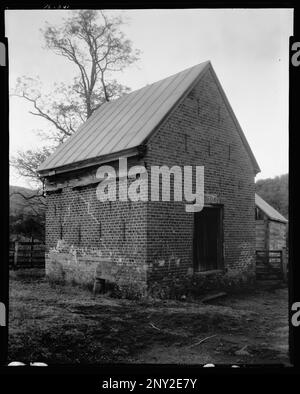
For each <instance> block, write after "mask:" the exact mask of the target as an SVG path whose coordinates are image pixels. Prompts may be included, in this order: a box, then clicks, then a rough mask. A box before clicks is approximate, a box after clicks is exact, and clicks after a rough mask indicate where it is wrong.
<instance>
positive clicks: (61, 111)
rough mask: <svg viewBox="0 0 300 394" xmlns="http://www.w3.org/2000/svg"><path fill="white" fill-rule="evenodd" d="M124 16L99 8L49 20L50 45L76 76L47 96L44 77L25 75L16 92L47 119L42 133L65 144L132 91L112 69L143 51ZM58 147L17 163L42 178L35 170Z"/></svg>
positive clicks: (25, 156) (21, 169)
mask: <svg viewBox="0 0 300 394" xmlns="http://www.w3.org/2000/svg"><path fill="white" fill-rule="evenodd" d="M123 24H124V22H123V20H122V19H121V18H120V17H108V16H107V15H106V14H105V13H104V12H101V11H96V10H80V11H73V12H72V13H71V16H70V17H68V18H67V19H65V20H64V22H63V24H62V25H61V26H53V25H49V24H48V25H47V26H46V28H45V29H44V30H42V32H43V36H44V39H45V43H46V48H48V49H49V50H51V51H53V52H55V53H56V54H57V55H59V56H63V57H65V58H66V59H67V60H68V61H70V62H71V63H72V64H73V66H75V69H76V70H77V75H76V76H75V78H74V80H73V82H72V83H71V84H69V85H67V84H64V83H61V84H56V86H55V90H54V91H53V92H52V93H51V94H48V95H43V94H42V93H41V92H42V84H41V81H40V80H39V79H38V78H36V79H34V78H30V77H22V78H19V79H18V80H17V84H16V87H15V90H14V92H13V95H15V96H18V97H22V98H23V99H25V100H27V101H29V102H30V103H32V107H33V109H32V111H30V113H31V114H32V115H34V116H37V117H41V118H43V119H45V120H46V121H48V124H49V129H47V130H46V131H43V132H42V133H41V135H42V136H43V138H45V139H47V140H48V142H49V141H52V142H54V144H56V145H57V144H60V143H62V142H64V141H65V139H66V138H67V137H69V136H70V135H72V134H73V133H74V132H75V130H76V129H77V128H78V127H79V125H80V124H81V123H82V122H84V121H85V120H86V119H88V118H89V117H90V116H91V115H92V114H93V113H94V111H95V110H96V109H98V108H99V107H100V106H101V105H102V104H103V103H105V102H107V101H110V100H112V99H116V98H118V97H120V96H122V95H123V94H124V93H127V92H128V91H129V88H128V87H126V86H123V85H121V84H120V83H118V82H117V81H116V80H115V79H114V78H113V74H114V73H115V72H118V71H122V70H124V68H126V67H127V66H129V65H130V64H132V63H134V62H135V61H136V60H137V59H138V56H139V51H138V50H134V49H133V47H132V43H131V41H130V40H128V39H127V38H126V37H125V35H124V33H123V32H122V30H121V28H122V25H123ZM52 151H53V147H52V148H51V147H45V148H43V149H41V150H38V151H33V150H29V151H26V152H19V153H18V155H17V156H16V157H14V158H13V159H12V165H13V166H14V167H15V168H16V169H17V171H18V172H19V174H20V175H21V176H25V177H27V178H31V179H38V178H37V175H36V169H37V167H38V166H39V164H40V163H41V162H42V161H44V160H45V159H46V157H47V156H49V154H50V153H51V152H52Z"/></svg>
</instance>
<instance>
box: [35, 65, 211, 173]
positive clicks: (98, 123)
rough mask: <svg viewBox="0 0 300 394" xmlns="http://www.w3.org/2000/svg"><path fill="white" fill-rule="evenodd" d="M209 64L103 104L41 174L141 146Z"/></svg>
mask: <svg viewBox="0 0 300 394" xmlns="http://www.w3.org/2000/svg"><path fill="white" fill-rule="evenodd" d="M208 64H209V62H204V63H201V64H199V65H197V66H194V67H192V68H189V69H187V70H184V71H182V72H180V73H178V74H175V75H172V76H170V77H168V78H165V79H163V80H161V81H158V82H155V83H153V84H151V85H148V86H145V87H143V88H141V89H139V90H136V91H134V92H132V93H129V94H127V95H125V96H123V97H121V98H119V99H117V100H114V101H110V102H107V103H105V104H103V105H102V106H101V107H100V108H99V109H98V110H97V111H95V112H94V114H93V115H92V116H91V117H90V118H89V119H88V120H87V121H86V122H85V123H84V124H83V125H81V126H80V127H79V129H78V130H77V132H75V133H74V134H73V135H72V136H71V137H70V138H68V140H67V141H66V142H64V143H63V144H62V145H60V146H59V147H58V148H57V150H56V151H55V152H54V153H53V154H52V155H51V156H50V157H49V158H48V159H47V160H46V161H45V162H44V163H43V164H42V165H41V166H40V167H39V169H38V170H39V171H43V170H47V169H49V170H50V169H54V168H57V167H60V166H65V165H68V164H72V163H76V162H78V161H83V160H87V159H91V158H95V157H100V156H103V155H107V154H110V153H114V152H119V151H122V150H124V149H128V148H132V147H136V146H139V145H140V144H141V143H143V141H144V140H145V138H146V137H147V136H148V135H149V134H150V133H151V131H152V130H153V129H154V128H155V126H157V124H158V123H159V122H160V121H161V119H162V118H163V117H164V115H165V114H166V113H167V112H168V111H169V110H170V109H171V108H172V107H173V106H174V104H175V103H176V102H177V101H178V100H179V99H180V97H181V96H182V95H183V94H184V92H185V91H186V89H187V88H188V87H189V86H190V85H191V84H192V83H193V81H194V80H195V79H196V78H197V76H199V75H200V74H201V72H202V71H203V70H204V69H205V67H206V66H207V65H208Z"/></svg>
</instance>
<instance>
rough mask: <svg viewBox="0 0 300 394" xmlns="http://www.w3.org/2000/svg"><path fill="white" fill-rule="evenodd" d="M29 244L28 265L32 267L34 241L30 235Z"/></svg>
mask: <svg viewBox="0 0 300 394" xmlns="http://www.w3.org/2000/svg"><path fill="white" fill-rule="evenodd" d="M30 241H31V244H30V267H31V268H32V267H33V247H34V245H33V242H34V240H33V237H31V240H30Z"/></svg>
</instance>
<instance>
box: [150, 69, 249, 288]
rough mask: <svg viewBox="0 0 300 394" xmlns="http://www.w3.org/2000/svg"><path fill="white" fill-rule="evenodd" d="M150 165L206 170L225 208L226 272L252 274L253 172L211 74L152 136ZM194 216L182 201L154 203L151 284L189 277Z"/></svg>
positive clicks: (208, 181)
mask: <svg viewBox="0 0 300 394" xmlns="http://www.w3.org/2000/svg"><path fill="white" fill-rule="evenodd" d="M185 136H186V137H185ZM145 161H146V163H147V166H148V167H150V166H151V165H168V166H169V167H172V166H173V165H179V166H184V165H193V166H196V165H198V166H204V177H205V190H204V191H205V193H208V194H217V195H218V197H219V198H220V200H221V203H222V204H224V255H225V261H224V263H225V268H226V269H227V270H228V274H229V275H231V276H235V275H239V274H246V275H248V273H249V272H250V273H251V274H253V273H254V250H255V218H254V206H255V202H254V170H253V166H252V163H251V160H250V157H249V155H248V153H247V151H246V149H245V147H244V145H243V143H242V140H241V137H240V136H239V134H238V131H237V127H236V125H235V123H234V121H233V119H232V116H231V114H230V112H229V111H228V109H227V107H226V105H225V103H224V101H223V98H222V96H221V94H220V92H219V89H218V86H217V84H216V83H215V80H214V78H213V76H212V74H211V72H210V70H208V71H207V72H206V74H205V76H204V77H203V78H202V79H201V81H200V82H199V83H198V85H197V86H196V87H195V88H194V89H193V90H192V91H191V92H190V94H189V95H188V96H187V97H186V98H185V99H184V101H183V102H182V103H181V104H180V105H179V106H178V107H177V109H175V110H174V111H173V113H172V114H171V115H170V116H169V117H168V119H166V120H165V121H164V123H163V124H162V126H161V127H160V128H159V130H158V132H157V133H156V134H155V135H153V136H152V138H151V139H150V141H149V144H148V151H147V155H146V158H145ZM193 215H194V214H193V213H186V212H185V209H184V206H183V203H180V202H179V203H178V202H177V203H175V204H172V203H166V202H149V204H148V211H147V216H148V226H147V239H148V248H147V261H148V263H149V264H150V271H149V280H150V281H151V280H155V278H157V277H161V273H162V272H163V275H164V276H165V277H168V276H169V275H170V274H171V275H173V274H176V275H178V276H179V277H180V276H181V275H184V274H187V273H188V272H190V270H191V268H192V267H193V261H192V255H193V254H192V250H193V248H192V245H193Z"/></svg>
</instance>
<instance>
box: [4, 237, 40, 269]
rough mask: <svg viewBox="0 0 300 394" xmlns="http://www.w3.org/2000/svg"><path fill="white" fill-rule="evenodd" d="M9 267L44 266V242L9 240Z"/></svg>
mask: <svg viewBox="0 0 300 394" xmlns="http://www.w3.org/2000/svg"><path fill="white" fill-rule="evenodd" d="M9 267H10V269H19V268H33V267H38V268H44V267H45V244H42V243H37V242H17V241H16V242H10V245H9Z"/></svg>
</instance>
